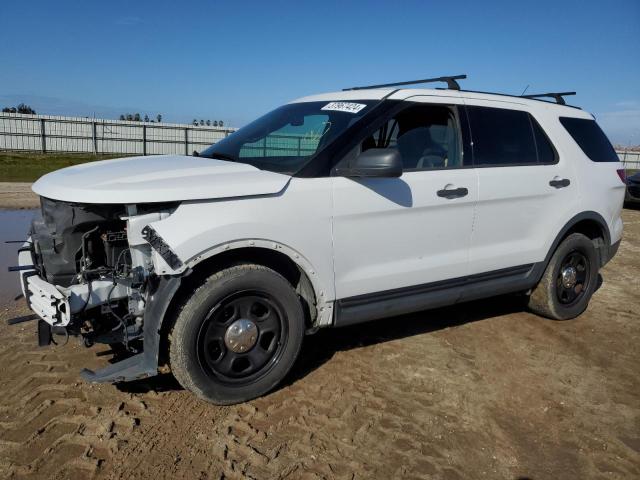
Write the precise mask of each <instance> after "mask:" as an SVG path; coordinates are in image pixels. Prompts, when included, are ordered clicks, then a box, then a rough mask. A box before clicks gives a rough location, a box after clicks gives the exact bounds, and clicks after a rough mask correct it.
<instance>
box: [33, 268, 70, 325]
mask: <svg viewBox="0 0 640 480" xmlns="http://www.w3.org/2000/svg"><path fill="white" fill-rule="evenodd" d="M23 278H24V277H23ZM25 291H26V293H27V294H26V295H25V298H26V299H27V303H28V304H29V308H31V310H33V312H34V313H35V314H36V315H38V316H39V317H40V318H41V319H42V320H44V321H45V322H47V323H48V324H49V325H51V326H52V327H66V326H67V325H68V324H69V322H70V321H71V308H70V306H69V300H68V299H67V297H66V296H65V295H64V294H62V293H61V292H60V291H59V290H58V289H57V288H56V287H55V286H54V285H51V284H50V283H48V282H46V281H44V280H43V279H41V278H40V277H38V276H37V275H30V276H28V277H26V285H25Z"/></svg>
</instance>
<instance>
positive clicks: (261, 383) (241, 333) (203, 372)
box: [169, 264, 305, 405]
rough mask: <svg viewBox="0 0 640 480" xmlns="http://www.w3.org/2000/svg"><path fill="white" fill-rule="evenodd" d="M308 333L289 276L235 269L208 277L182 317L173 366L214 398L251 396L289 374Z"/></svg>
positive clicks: (227, 400) (221, 401)
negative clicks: (305, 331) (286, 277)
mask: <svg viewBox="0 0 640 480" xmlns="http://www.w3.org/2000/svg"><path fill="white" fill-rule="evenodd" d="M304 330H305V326H304V313H303V310H302V304H301V302H300V299H299V297H298V295H297V294H296V292H295V290H294V289H293V287H292V286H291V284H289V282H287V280H286V279H285V278H284V277H282V276H281V275H280V274H278V273H277V272H275V271H273V270H271V269H269V268H266V267H263V266H260V265H250V264H245V265H237V266H234V267H230V268H227V269H225V270H222V271H220V272H218V273H216V274H215V275H212V276H211V277H209V278H208V279H207V280H206V282H204V284H203V285H202V286H200V287H199V288H198V289H197V290H196V291H195V292H194V293H193V295H192V296H191V297H190V298H189V299H188V300H187V302H186V303H185V305H184V306H183V308H182V310H181V311H180V313H179V314H178V317H177V318H176V321H175V324H174V326H173V330H172V332H171V335H170V346H169V360H170V364H171V370H172V372H173V374H174V376H175V377H176V379H177V380H178V382H180V384H181V385H182V386H183V387H185V388H186V389H188V390H191V391H192V392H194V393H195V394H196V395H198V396H199V397H201V398H203V399H205V400H207V401H210V402H212V403H215V404H218V405H229V404H233V403H239V402H243V401H246V400H251V399H253V398H256V397H259V396H260V395H264V394H265V393H267V392H269V391H270V390H272V389H273V388H274V387H275V386H276V385H277V384H278V383H279V382H280V381H282V379H283V378H284V377H285V375H286V374H287V373H288V372H289V370H290V368H291V367H292V365H293V363H294V362H295V359H296V357H297V356H298V353H299V351H300V348H301V345H302V338H303V336H304Z"/></svg>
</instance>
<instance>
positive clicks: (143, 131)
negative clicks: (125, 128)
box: [142, 125, 147, 155]
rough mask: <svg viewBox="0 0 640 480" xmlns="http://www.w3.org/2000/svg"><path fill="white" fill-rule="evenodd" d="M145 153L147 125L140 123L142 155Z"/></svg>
mask: <svg viewBox="0 0 640 480" xmlns="http://www.w3.org/2000/svg"><path fill="white" fill-rule="evenodd" d="M146 154H147V126H146V125H142V155H146Z"/></svg>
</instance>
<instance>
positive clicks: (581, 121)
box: [560, 117, 620, 162]
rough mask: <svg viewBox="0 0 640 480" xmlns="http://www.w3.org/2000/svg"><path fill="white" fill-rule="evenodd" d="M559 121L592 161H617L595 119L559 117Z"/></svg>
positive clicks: (616, 156)
mask: <svg viewBox="0 0 640 480" xmlns="http://www.w3.org/2000/svg"><path fill="white" fill-rule="evenodd" d="M560 123H562V125H563V126H564V128H565V129H566V130H567V132H569V134H570V135H571V136H572V137H573V139H574V140H575V141H576V143H577V144H578V146H579V147H580V148H581V149H582V151H583V152H584V153H585V155H586V156H587V157H589V158H590V159H591V160H593V161H594V162H619V161H620V159H619V158H618V155H617V154H616V152H615V150H614V149H613V147H612V146H611V142H609V139H608V138H607V136H606V135H605V134H604V132H603V131H602V129H601V128H600V127H599V126H598V124H597V123H596V122H595V120H587V119H585V118H571V117H560Z"/></svg>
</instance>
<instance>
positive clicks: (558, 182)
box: [549, 177, 571, 188]
mask: <svg viewBox="0 0 640 480" xmlns="http://www.w3.org/2000/svg"><path fill="white" fill-rule="evenodd" d="M570 183H571V180H569V179H568V178H558V177H555V178H554V179H553V180H551V181H550V182H549V185H551V186H552V187H555V188H564V187H568V186H569V184H570Z"/></svg>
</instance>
